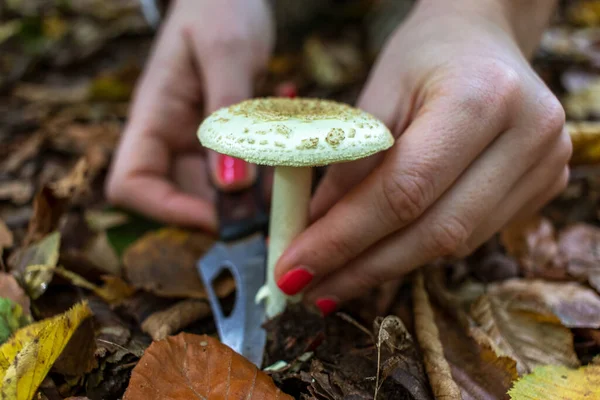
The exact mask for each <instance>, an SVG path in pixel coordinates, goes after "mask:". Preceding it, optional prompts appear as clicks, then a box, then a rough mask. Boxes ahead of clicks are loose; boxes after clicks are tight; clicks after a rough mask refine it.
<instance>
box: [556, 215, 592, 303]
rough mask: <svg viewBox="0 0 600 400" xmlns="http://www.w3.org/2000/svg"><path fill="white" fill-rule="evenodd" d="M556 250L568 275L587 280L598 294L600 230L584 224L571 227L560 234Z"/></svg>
mask: <svg viewBox="0 0 600 400" xmlns="http://www.w3.org/2000/svg"><path fill="white" fill-rule="evenodd" d="M558 248H559V251H560V253H561V254H562V256H563V257H564V259H565V262H566V264H567V272H568V273H569V275H571V276H573V277H575V278H578V279H583V280H587V281H588V283H589V284H590V285H591V286H592V287H593V288H595V289H596V290H597V291H598V292H600V229H599V228H597V227H595V226H592V225H589V224H584V223H578V224H574V225H571V226H569V227H567V228H565V229H564V230H562V231H561V232H560V235H559V237H558Z"/></svg>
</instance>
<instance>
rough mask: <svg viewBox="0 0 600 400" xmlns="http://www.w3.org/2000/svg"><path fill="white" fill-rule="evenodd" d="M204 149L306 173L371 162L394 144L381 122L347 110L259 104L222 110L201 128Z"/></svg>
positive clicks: (332, 105) (290, 102) (307, 103)
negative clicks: (347, 163) (353, 162)
mask: <svg viewBox="0 0 600 400" xmlns="http://www.w3.org/2000/svg"><path fill="white" fill-rule="evenodd" d="M198 137H199V139H200V142H201V143H202V145H204V146H205V147H207V148H209V149H212V150H215V151H217V152H219V153H222V154H227V155H230V156H233V157H237V158H241V159H244V160H246V161H248V162H251V163H254V164H261V165H271V166H293V167H308V166H321V165H328V164H332V163H336V162H342V161H351V160H356V159H359V158H363V157H367V156H369V155H372V154H375V153H377V152H379V151H382V150H385V149H388V148H390V147H391V146H392V144H393V143H394V138H393V136H392V134H391V133H390V131H389V129H388V128H387V127H386V126H385V125H384V124H383V123H382V122H381V121H379V120H378V119H376V118H375V117H373V116H372V115H371V114H368V113H366V112H364V111H361V110H359V109H357V108H354V107H351V106H349V105H346V104H342V103H337V102H334V101H329V100H320V99H307V98H295V99H289V98H258V99H252V100H246V101H243V102H241V103H238V104H235V105H233V106H230V107H227V108H222V109H220V110H218V111H216V112H214V113H213V114H212V115H210V116H209V117H208V118H207V119H206V120H204V122H203V123H202V124H201V125H200V128H199V129H198Z"/></svg>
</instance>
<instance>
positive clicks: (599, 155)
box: [566, 121, 600, 165]
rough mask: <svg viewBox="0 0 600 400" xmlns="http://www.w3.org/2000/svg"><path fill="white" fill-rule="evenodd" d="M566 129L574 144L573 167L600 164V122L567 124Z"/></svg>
mask: <svg viewBox="0 0 600 400" xmlns="http://www.w3.org/2000/svg"><path fill="white" fill-rule="evenodd" d="M566 129H567V131H568V132H569V136H570V137H571V142H572V143H573V155H572V156H571V161H570V163H571V164H573V165H589V164H598V163H599V162H600V122H588V121H584V122H567V124H566Z"/></svg>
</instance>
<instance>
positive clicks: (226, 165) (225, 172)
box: [217, 154, 248, 186]
mask: <svg viewBox="0 0 600 400" xmlns="http://www.w3.org/2000/svg"><path fill="white" fill-rule="evenodd" d="M217 172H218V176H219V180H220V181H221V183H222V184H224V185H227V186H230V185H235V184H238V183H242V182H244V181H246V180H247V179H248V164H247V163H246V162H245V161H244V160H240V159H239V158H235V157H231V156H226V155H224V154H219V162H218V165H217Z"/></svg>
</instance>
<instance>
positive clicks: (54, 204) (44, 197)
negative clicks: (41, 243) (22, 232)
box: [23, 186, 67, 246]
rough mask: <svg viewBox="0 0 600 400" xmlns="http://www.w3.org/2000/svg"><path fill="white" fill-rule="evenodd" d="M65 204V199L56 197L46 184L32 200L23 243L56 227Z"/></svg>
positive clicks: (37, 238) (46, 233)
mask: <svg viewBox="0 0 600 400" xmlns="http://www.w3.org/2000/svg"><path fill="white" fill-rule="evenodd" d="M66 206H67V201H66V200H65V199H61V198H58V197H56V196H55V195H54V192H53V191H52V190H51V189H50V188H48V187H47V186H44V187H42V189H41V190H40V191H39V192H38V193H37V194H36V196H35V198H34V200H33V216H32V217H31V220H30V221H29V226H28V227H27V235H26V237H25V239H23V245H25V246H26V245H28V244H30V243H33V242H35V241H38V240H40V239H42V238H43V237H45V236H46V235H48V234H50V233H51V232H53V231H55V230H57V229H58V221H59V220H60V217H62V215H63V213H64V211H65V209H66Z"/></svg>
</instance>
